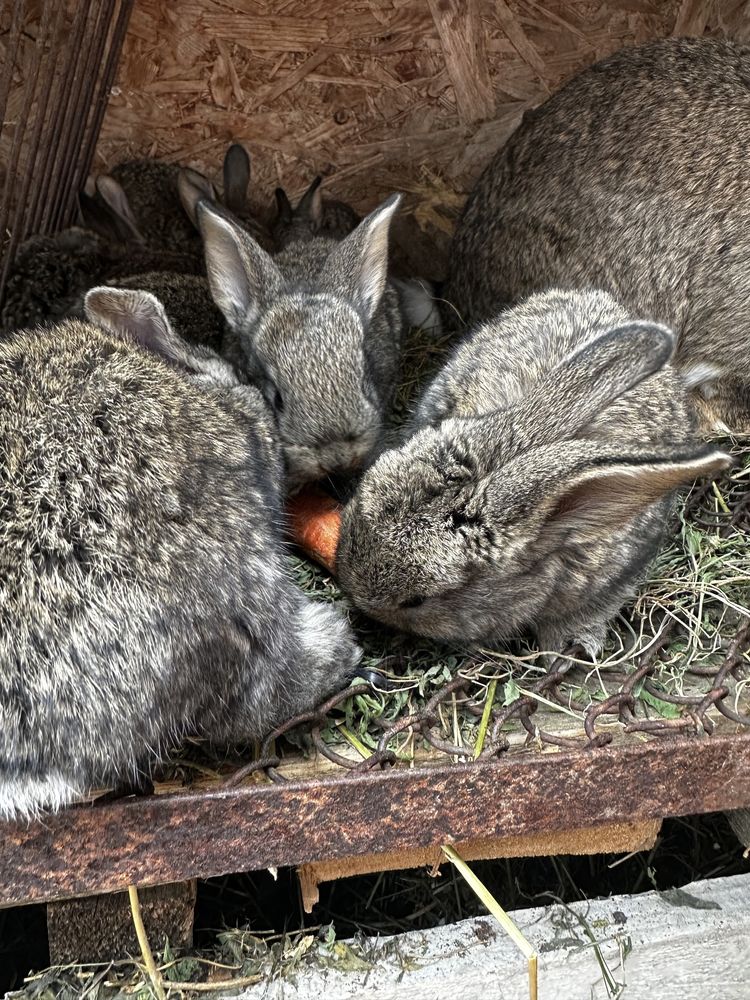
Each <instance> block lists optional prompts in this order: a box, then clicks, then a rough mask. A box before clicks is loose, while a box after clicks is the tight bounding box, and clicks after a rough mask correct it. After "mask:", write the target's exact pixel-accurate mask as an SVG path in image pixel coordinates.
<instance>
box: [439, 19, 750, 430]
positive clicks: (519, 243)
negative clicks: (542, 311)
mask: <svg viewBox="0 0 750 1000" xmlns="http://www.w3.org/2000/svg"><path fill="white" fill-rule="evenodd" d="M749 76H750V48H749V47H747V46H743V45H737V44H734V43H732V42H728V41H720V40H716V39H707V38H700V39H699V38H670V39H665V40H660V41H656V42H651V43H649V44H647V45H642V46H639V47H634V48H628V49H625V50H623V51H621V52H618V53H616V54H615V55H613V56H610V57H609V58H608V59H605V60H604V61H603V62H600V63H597V64H596V65H594V66H592V67H590V68H589V69H587V70H585V71H584V72H583V73H581V74H580V75H579V76H577V77H575V78H574V79H572V80H571V81H570V82H568V83H567V84H566V85H565V86H564V87H563V88H562V89H561V90H560V91H559V92H558V93H556V94H555V95H554V96H552V97H551V98H550V99H549V100H547V101H546V103H544V104H543V105H542V106H541V107H539V108H537V109H536V110H534V111H531V112H529V113H527V114H526V116H525V117H524V119H523V121H522V123H521V124H520V126H519V127H518V129H517V131H516V132H515V134H514V135H513V136H511V138H510V140H509V141H508V142H507V144H506V145H505V147H504V148H503V149H501V150H500V151H499V152H498V153H497V154H496V156H495V158H494V159H493V160H492V161H491V162H490V164H489V165H488V166H487V168H486V169H485V171H484V173H483V174H482V176H481V177H480V179H479V181H478V182H477V184H476V186H475V187H474V189H473V191H472V192H471V194H470V196H469V199H468V201H467V203H466V206H465V208H464V211H463V214H462V216H461V218H460V219H459V222H458V224H457V227H456V231H455V235H454V238H453V243H452V248H451V252H450V273H449V276H448V281H447V285H446V289H445V296H446V298H447V299H448V300H449V301H450V302H452V303H453V304H454V305H455V307H456V308H457V309H458V311H459V313H460V314H461V316H462V317H463V319H464V320H465V321H466V322H467V323H469V324H473V323H475V322H478V321H481V320H486V319H489V318H490V317H492V316H493V315H495V313H496V312H497V311H498V309H500V308H501V307H504V306H507V305H509V304H511V303H513V302H516V301H519V300H520V299H522V298H524V297H525V296H527V295H529V294H530V293H532V292H536V291H541V290H543V289H545V288H549V287H565V288H571V289H576V288H579V289H584V288H591V287H599V288H603V289H605V290H607V291H609V292H610V293H611V294H613V295H614V296H615V297H616V298H617V299H618V300H619V301H620V302H621V303H622V304H623V305H624V306H625V307H626V308H627V309H629V310H630V311H632V312H633V313H634V314H636V315H639V316H647V317H649V318H651V319H653V320H656V321H659V322H661V323H665V324H666V325H668V326H670V327H672V328H673V329H674V330H675V331H676V332H677V334H678V349H677V358H676V364H677V366H678V367H679V368H680V369H681V370H683V371H685V372H686V373H687V374H688V377H689V378H690V380H691V381H693V382H694V383H695V384H694V389H693V392H692V400H693V403H694V404H695V405H696V407H697V409H698V411H699V414H700V417H701V422H702V425H703V428H704V430H709V431H714V430H717V431H720V432H725V431H727V430H731V431H734V432H748V431H750V350H749V349H748V345H749V344H750V236H749V235H748V233H749V232H750V207H748V198H747V193H748V190H750V160H749V159H748V156H747V147H748V144H749V143H750V89H748V85H747V80H748V77H749ZM691 372H692V373H696V372H703V373H704V375H705V377H704V378H703V379H699V378H694V377H693V376H692V375H691V374H690V373H691Z"/></svg>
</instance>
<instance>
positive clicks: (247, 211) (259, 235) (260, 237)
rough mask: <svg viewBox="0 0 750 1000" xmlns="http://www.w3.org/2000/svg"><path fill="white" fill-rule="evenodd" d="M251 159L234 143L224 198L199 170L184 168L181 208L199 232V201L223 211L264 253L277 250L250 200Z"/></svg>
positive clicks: (227, 156)
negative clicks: (218, 207) (209, 203)
mask: <svg viewBox="0 0 750 1000" xmlns="http://www.w3.org/2000/svg"><path fill="white" fill-rule="evenodd" d="M250 170H251V167H250V157H249V155H248V153H247V151H246V150H245V149H244V147H243V146H241V145H240V144H239V143H237V142H235V143H233V144H232V145H231V146H230V147H229V149H228V150H227V152H226V154H225V156H224V168H223V172H224V195H223V198H220V197H219V194H218V192H217V190H216V188H215V187H214V185H213V184H212V183H211V181H209V180H208V178H207V177H205V176H204V175H203V174H201V173H199V172H198V171H197V170H192V169H190V168H185V169H183V170H181V171H180V172H179V175H178V180H177V189H178V192H179V196H180V201H181V203H182V208H183V211H184V212H185V214H186V215H187V217H188V218H189V219H190V221H191V223H192V225H193V227H194V229H195V232H196V233H197V232H198V218H197V214H196V213H197V205H198V202H199V201H200V200H206V201H209V202H211V203H212V204H213V205H214V206H220V207H223V209H224V212H225V214H226V215H227V216H228V217H230V218H232V219H233V220H234V221H235V222H237V223H239V224H240V225H242V227H243V228H244V229H245V230H246V231H247V232H248V233H250V235H251V236H252V237H253V239H255V240H256V241H257V242H258V243H259V244H260V246H262V247H263V249H264V250H269V251H270V250H273V249H274V246H275V244H274V240H273V236H272V235H271V233H270V232H269V230H268V229H267V227H266V226H265V225H264V224H263V223H262V222H261V221H260V219H258V218H257V217H256V216H255V214H254V212H253V211H252V209H251V208H250V203H249V199H248V188H249V185H250Z"/></svg>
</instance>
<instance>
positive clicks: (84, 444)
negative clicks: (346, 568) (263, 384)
mask: <svg viewBox="0 0 750 1000" xmlns="http://www.w3.org/2000/svg"><path fill="white" fill-rule="evenodd" d="M87 311H88V312H89V314H90V316H91V317H92V318H95V319H96V320H97V321H98V322H99V323H100V324H101V326H95V325H94V324H93V323H92V322H81V321H78V320H69V321H64V322H63V323H61V324H59V325H58V326H56V327H54V328H52V329H50V330H25V331H20V332H18V333H16V334H15V336H14V337H13V338H12V339H10V340H7V341H5V342H2V343H0V456H1V458H0V578H2V587H0V816H1V817H3V818H12V817H14V816H19V815H21V816H28V815H35V814H37V813H38V812H39V811H40V810H43V809H46V808H58V807H60V806H62V805H65V804H66V803H68V802H70V801H71V800H73V799H74V798H75V797H76V796H78V795H85V794H87V793H88V792H90V791H91V790H92V789H94V788H97V787H102V786H112V785H116V784H119V783H121V782H127V781H129V780H130V781H132V780H134V779H136V777H137V775H138V774H140V773H143V772H146V773H147V772H148V771H149V770H150V769H151V768H152V767H153V765H154V764H155V763H156V762H157V761H158V760H159V759H160V758H161V757H162V756H163V754H164V753H165V752H166V751H168V750H169V749H170V748H171V747H173V746H174V745H175V744H176V743H178V742H179V741H180V740H181V739H182V738H183V737H185V736H188V735H194V736H198V737H202V738H205V739H208V740H211V741H213V742H217V743H228V742H233V741H239V740H241V741H245V740H247V739H250V738H257V737H260V736H262V735H263V734H264V733H265V732H267V731H268V730H269V729H270V728H271V727H273V725H274V724H276V723H277V722H279V721H280V720H282V719H284V718H286V717H288V716H289V715H290V714H291V713H295V712H298V711H301V710H306V709H309V708H311V707H312V706H313V705H314V704H315V703H316V702H318V701H319V700H320V699H321V698H322V697H324V696H325V695H326V694H327V693H329V692H330V691H332V690H335V689H336V688H337V687H339V686H340V685H342V684H343V683H344V682H345V681H346V679H347V677H348V676H349V674H350V673H351V671H352V669H353V667H354V665H355V663H356V661H357V659H358V656H359V651H358V650H357V647H356V646H355V644H354V641H353V638H352V636H351V634H350V631H349V629H348V627H347V625H346V622H345V619H344V617H343V616H341V615H340V613H339V612H338V611H336V610H334V609H332V608H330V607H328V606H325V605H322V604H316V603H313V602H312V601H310V599H309V598H307V597H306V596H304V595H303V594H302V592H301V591H299V590H298V589H297V588H296V587H295V586H294V585H293V584H292V582H291V581H290V578H289V574H288V565H287V559H286V556H285V552H284V548H283V545H282V541H281V534H280V532H281V521H282V511H281V502H280V483H281V476H282V469H281V458H280V454H279V449H278V445H277V443H276V440H275V432H274V428H273V421H272V419H271V417H270V414H269V412H268V409H267V407H266V405H265V403H264V402H263V400H262V398H261V396H260V394H259V393H258V391H257V390H256V389H254V388H252V387H250V386H245V385H240V384H238V382H237V379H236V377H235V375H234V373H233V371H232V369H231V368H230V366H229V365H228V364H227V363H226V362H223V361H222V360H221V359H220V358H219V357H218V356H217V355H216V354H214V353H213V352H211V351H210V350H208V349H207V348H201V347H193V346H191V345H189V344H187V343H186V342H185V341H183V340H182V339H181V338H180V337H178V336H177V335H176V334H175V333H174V331H173V330H172V329H171V327H170V325H169V322H168V320H167V319H166V316H165V314H164V311H163V309H162V307H161V304H160V303H159V302H158V300H157V299H155V298H154V297H153V296H151V295H146V294H143V293H140V292H134V291H120V290H114V289H111V288H99V289H95V290H93V291H92V292H91V293H90V294H89V296H88V297H87ZM133 340H136V341H138V343H139V344H140V345H143V346H137V344H136V343H133ZM144 347H147V348H148V350H144ZM153 352H158V353H159V354H160V355H161V357H157V356H155V353H153Z"/></svg>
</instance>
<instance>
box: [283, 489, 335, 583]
mask: <svg viewBox="0 0 750 1000" xmlns="http://www.w3.org/2000/svg"><path fill="white" fill-rule="evenodd" d="M287 513H288V515H289V521H290V534H291V537H292V539H293V541H294V542H295V543H296V544H297V545H299V547H300V548H301V549H302V551H303V552H304V553H305V555H308V556H310V558H311V559H314V560H315V561H316V562H318V563H320V564H321V566H324V567H325V568H326V569H327V570H328V571H329V572H331V573H334V572H335V571H336V549H337V547H338V543H339V532H340V530H341V504H339V503H337V502H336V501H335V500H334V499H333V498H332V497H329V496H328V494H327V493H323V491H322V490H319V489H315V488H314V487H313V488H311V489H306V490H302V492H300V493H297V494H295V496H293V497H291V499H290V500H289V503H288V506H287Z"/></svg>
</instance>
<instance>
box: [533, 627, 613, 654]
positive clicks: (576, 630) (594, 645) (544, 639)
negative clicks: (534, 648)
mask: <svg viewBox="0 0 750 1000" xmlns="http://www.w3.org/2000/svg"><path fill="white" fill-rule="evenodd" d="M606 638H607V622H587V623H586V624H585V625H575V626H572V627H571V626H567V627H563V628H560V627H559V626H543V627H541V628H539V629H538V630H537V640H538V642H539V648H540V649H542V650H544V652H546V653H549V654H550V657H551V658H552V659H554V658H555V656H557V655H558V654H559V653H564V652H565V651H566V650H568V649H570V647H571V646H581V647H583V649H584V650H585V652H586V655H587V656H588V657H589V658H590V659H591V660H596V658H597V657H598V656H599V654H600V653H601V651H602V648H603V646H604V641H605V639H606Z"/></svg>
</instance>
